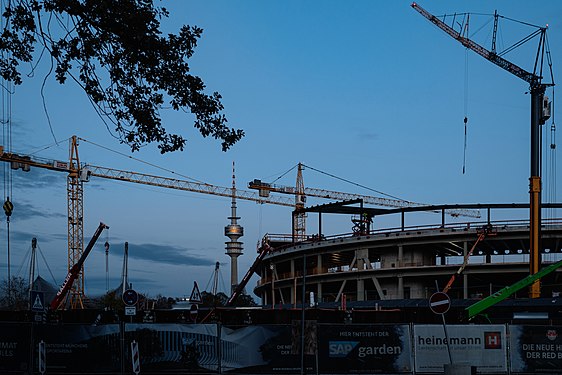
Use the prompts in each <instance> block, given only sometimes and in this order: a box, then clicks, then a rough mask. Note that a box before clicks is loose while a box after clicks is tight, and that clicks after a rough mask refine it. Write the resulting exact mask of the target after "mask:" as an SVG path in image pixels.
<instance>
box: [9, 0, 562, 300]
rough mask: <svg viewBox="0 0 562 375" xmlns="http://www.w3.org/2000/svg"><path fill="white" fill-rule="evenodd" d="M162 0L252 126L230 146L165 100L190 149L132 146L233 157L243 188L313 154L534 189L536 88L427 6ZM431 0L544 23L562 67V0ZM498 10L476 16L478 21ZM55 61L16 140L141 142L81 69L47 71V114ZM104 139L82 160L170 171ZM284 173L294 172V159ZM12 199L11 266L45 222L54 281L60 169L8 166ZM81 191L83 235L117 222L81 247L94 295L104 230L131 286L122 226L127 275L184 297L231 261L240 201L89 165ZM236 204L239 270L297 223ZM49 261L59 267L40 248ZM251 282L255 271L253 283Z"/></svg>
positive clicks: (499, 187) (422, 189) (193, 172)
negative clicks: (62, 81) (434, 19)
mask: <svg viewBox="0 0 562 375" xmlns="http://www.w3.org/2000/svg"><path fill="white" fill-rule="evenodd" d="M161 4H162V5H164V6H165V7H167V8H168V9H169V11H170V18H169V19H166V20H163V25H162V26H163V28H164V29H165V30H166V32H175V31H177V30H178V29H179V27H180V25H181V24H191V25H197V26H200V27H202V28H203V29H204V33H203V36H202V38H201V39H200V41H199V45H198V47H197V49H196V52H195V54H194V56H193V58H192V60H191V67H192V72H193V73H194V74H196V75H199V76H200V77H201V78H203V80H204V81H205V83H206V84H207V87H208V90H209V92H212V91H219V92H220V93H221V94H222V96H223V104H224V106H225V114H226V115H227V117H228V119H229V124H230V125H231V126H233V127H236V128H242V129H244V131H245V132H246V136H245V137H244V139H242V141H240V142H239V143H238V144H236V145H235V146H234V147H233V148H232V149H231V150H230V151H228V152H226V153H223V152H221V151H220V144H219V143H218V142H216V141H214V140H211V139H203V138H201V137H200V136H199V135H198V133H197V132H196V130H195V129H193V127H192V117H191V116H190V115H188V114H185V113H170V112H166V113H165V114H164V115H163V118H164V122H165V125H166V126H168V127H169V128H170V129H176V130H178V131H181V133H182V134H184V135H185V136H186V137H187V138H188V144H187V147H186V149H185V151H184V152H181V153H174V154H166V155H160V154H159V152H158V150H157V149H156V147H154V146H148V147H145V148H143V149H142V150H141V151H140V152H138V153H135V154H134V155H133V156H134V157H135V158H138V159H140V160H143V161H146V162H148V163H150V164H152V165H157V166H161V167H162V168H164V169H167V170H172V171H174V172H176V173H179V174H182V175H185V176H189V177H191V178H195V179H197V180H199V181H204V182H207V183H210V184H215V185H220V186H230V184H231V175H232V171H231V168H232V161H235V162H236V175H237V184H238V186H239V187H245V185H246V184H247V182H249V181H251V180H253V179H255V178H260V179H262V180H264V181H272V180H275V179H276V178H277V177H279V176H281V175H282V174H283V173H284V172H285V171H287V170H288V169H290V168H292V167H293V166H295V165H296V164H297V163H298V162H303V163H304V164H306V165H309V166H311V167H313V168H315V169H318V170H322V171H325V172H328V173H331V174H333V175H336V176H339V177H342V178H344V179H347V180H351V181H354V182H356V183H359V184H361V185H364V186H368V187H370V188H372V189H376V190H379V191H382V192H385V193H387V194H391V195H393V196H397V197H400V198H403V199H408V200H412V201H417V202H424V203H435V204H441V203H478V202H494V203H512V202H522V203H524V202H527V201H528V178H529V117H530V114H529V112H530V104H529V95H526V94H525V92H526V91H527V90H528V85H527V84H526V83H525V82H523V81H521V80H520V79H518V78H516V77H514V76H512V75H511V74H509V73H507V72H505V71H503V70H501V69H500V68H498V67H497V66H495V65H493V64H491V63H490V62H488V61H485V60H484V59H483V58H481V57H480V56H477V55H476V54H474V53H472V52H470V53H468V55H467V53H466V51H465V49H464V48H463V47H462V46H461V45H460V44H459V43H458V42H456V41H454V40H453V39H451V38H450V37H449V36H447V35H446V34H445V33H444V32H442V31H441V30H439V29H438V28H437V27H435V26H434V25H432V24H431V23H430V22H428V21H427V20H425V19H424V18H423V17H422V16H421V15H419V14H418V13H417V12H415V11H414V10H413V9H412V8H411V7H410V2H409V1H377V2H375V1H353V2H343V1H268V2H265V1H240V2H231V1H181V2H179V1H176V2H167V1H163V2H162V3H161ZM420 5H421V6H423V7H424V8H425V9H427V10H428V11H429V12H431V13H433V14H436V15H441V14H445V13H449V14H450V13H454V12H474V13H487V14H490V13H493V11H494V10H495V9H497V10H498V12H499V13H500V14H502V15H505V16H508V17H510V18H513V19H518V20H523V21H526V22H529V23H533V24H537V25H544V24H547V23H548V24H549V27H550V29H549V42H550V46H551V48H552V60H553V65H554V66H553V68H554V73H555V78H556V72H557V71H558V64H559V62H560V61H562V59H561V55H562V50H560V49H559V48H557V47H558V46H560V45H562V40H561V38H562V3H560V2H559V1H554V0H552V1H542V2H540V5H538V4H534V3H530V2H528V1H493V2H490V1H424V2H420ZM487 20H489V18H485V17H474V18H473V20H472V21H471V22H472V25H473V26H472V27H473V29H472V30H474V31H476V30H477V29H478V28H479V27H480V26H482V25H484V24H485V23H486V21H487ZM490 30H491V24H487V25H486V26H484V27H483V28H482V30H480V31H479V32H478V33H476V34H475V35H474V38H475V40H477V41H478V42H480V43H482V44H485V46H486V47H487V48H490V35H491V34H490ZM528 33H530V29H527V28H524V27H520V26H515V25H511V26H510V25H508V24H505V26H503V24H502V26H501V29H500V33H499V37H498V43H499V48H501V47H502V46H503V47H505V46H508V45H510V44H511V43H514V42H516V41H517V40H519V39H521V38H523V37H524V36H526V35H527V34H528ZM535 48H536V42H533V44H532V46H531V45H530V46H529V47H524V48H522V49H520V50H517V51H515V52H514V53H513V54H509V55H507V56H506V58H507V59H509V60H513V61H514V62H515V63H517V64H519V65H520V66H522V67H523V68H525V69H527V70H532V64H533V62H534V52H535ZM467 64H468V65H467ZM467 66H468V86H467V85H466V84H465V70H466V69H467ZM47 68H48V67H46V66H40V67H39V68H38V69H37V70H36V72H35V74H34V76H33V77H31V78H30V79H28V80H26V81H25V83H24V84H23V85H22V86H19V87H17V88H16V90H15V94H14V95H12V112H11V113H12V121H13V128H12V132H13V142H12V145H13V146H12V147H13V150H14V151H16V152H20V153H34V155H35V156H40V157H45V158H49V159H57V160H67V159H68V141H67V139H68V138H69V137H71V136H72V135H73V134H76V135H78V136H79V137H81V138H84V139H86V140H88V141H90V142H92V143H93V144H98V145H102V146H103V147H105V148H108V149H111V150H114V151H117V152H119V153H121V154H129V153H130V152H129V150H128V149H127V147H125V146H123V145H120V144H119V143H118V142H117V140H116V139H115V138H114V137H113V136H112V135H111V134H110V132H109V131H108V130H107V129H106V127H105V126H104V125H103V124H102V122H101V121H100V119H99V118H98V117H97V116H96V114H95V113H94V111H93V110H92V108H91V107H90V105H89V103H88V101H87V99H86V98H85V97H84V96H83V95H82V94H81V92H80V91H79V90H78V89H77V88H76V87H74V86H73V85H72V83H70V82H69V83H68V84H66V85H64V86H60V85H58V84H57V83H55V82H54V80H52V79H51V80H49V81H48V82H47V85H46V87H45V95H46V106H47V110H48V115H49V118H50V120H51V124H52V125H51V126H52V128H50V127H49V125H48V122H47V118H46V115H45V112H44V110H43V104H42V101H41V96H40V92H39V87H40V85H41V81H42V77H43V75H44V73H45V72H46V69H47ZM465 91H466V92H467V94H466V95H465ZM548 94H549V95H551V94H550V91H549V92H548ZM556 104H557V103H555V106H554V108H555V118H556V115H557V112H558V111H557V106H556ZM465 106H466V108H467V111H466V112H465ZM465 114H466V115H467V116H468V118H469V125H468V126H469V128H468V144H467V156H466V173H465V174H462V165H463V134H464V128H463V118H464V116H465ZM550 125H551V122H550V121H549V122H548V124H547V126H548V127H550ZM52 133H53V134H54V135H55V137H53V135H52ZM545 142H546V141H545ZM57 143H58V145H57ZM92 143H88V142H81V143H80V146H79V153H80V159H81V161H83V162H87V163H91V164H95V165H100V166H105V167H110V168H117V169H123V170H131V171H135V172H142V173H148V174H155V175H162V176H169V174H168V173H167V172H166V171H165V170H164V169H158V168H155V167H153V166H151V165H149V164H145V163H139V162H137V161H135V160H132V159H130V158H127V157H124V156H122V155H120V154H118V153H115V152H109V151H107V149H104V148H101V147H97V146H95V145H93V144H92ZM559 159H560V157H558V164H557V165H558V166H560V165H561V163H560V160H559ZM545 160H546V156H545ZM559 172H560V167H558V174H560V173H559ZM544 178H550V176H549V175H545V176H544ZM304 181H305V186H309V187H315V188H324V189H328V190H336V191H344V192H351V193H359V194H368V195H371V194H372V192H371V191H368V190H364V189H360V188H358V187H357V186H353V185H350V184H347V183H344V182H343V181H341V180H336V179H333V178H329V177H327V176H325V175H322V174H319V173H317V172H315V171H313V170H310V169H307V170H305V171H304ZM278 183H280V184H284V185H294V183H295V171H293V172H291V173H289V174H288V175H287V176H285V177H284V178H282V179H280V180H279V181H278ZM545 185H546V184H545ZM545 187H546V186H545ZM12 200H13V202H14V205H15V209H14V214H13V217H12V221H11V227H10V240H11V263H12V267H11V269H12V274H18V269H21V271H19V272H20V275H21V276H24V277H26V276H27V275H26V267H27V265H26V264H27V263H26V262H28V258H26V253H27V252H28V250H29V249H30V247H31V238H32V237H37V239H38V243H39V248H40V249H41V252H42V253H43V254H44V255H45V258H46V259H47V261H48V263H49V267H50V268H51V269H52V271H53V274H54V275H55V279H56V283H57V284H60V283H61V282H62V280H63V278H64V276H65V274H66V267H67V264H66V254H67V250H66V247H67V244H66V232H67V227H66V210H67V206H66V175H65V174H64V173H60V172H51V171H45V170H38V169H34V170H32V171H31V172H30V173H26V174H24V173H22V172H20V171H18V172H14V174H13V192H12ZM84 201H85V203H84V212H85V227H84V228H85V232H84V235H85V242H86V243H87V241H88V240H89V238H90V237H91V235H92V234H93V232H94V231H95V228H96V227H97V225H98V223H99V221H103V222H105V223H107V224H108V225H109V226H110V230H109V231H108V232H107V233H104V234H103V235H102V237H101V238H100V240H99V243H98V245H97V246H96V248H95V249H94V251H93V252H92V254H91V255H90V256H89V258H88V259H87V261H86V292H87V294H89V295H96V294H101V293H103V292H104V291H105V278H106V273H105V257H104V254H103V246H102V245H103V243H104V242H105V241H106V240H107V241H109V242H110V243H111V248H110V254H111V255H110V260H109V262H110V279H111V284H112V286H117V285H118V284H119V277H120V273H121V262H122V254H123V244H124V242H125V241H128V242H129V254H130V259H129V276H130V281H132V283H133V287H134V288H135V289H137V290H139V291H141V292H144V293H147V294H149V295H150V296H156V295H158V294H163V295H166V296H178V297H179V296H184V295H189V293H190V292H191V287H192V285H193V281H194V280H195V281H197V282H198V283H199V285H200V288H201V289H204V288H205V286H206V285H207V284H208V281H209V280H210V278H211V276H212V272H213V269H214V264H215V262H216V261H219V262H221V264H222V265H223V268H222V271H221V273H222V278H223V279H224V280H225V284H228V280H229V271H228V270H229V259H228V257H227V256H226V255H225V254H224V253H225V250H224V247H225V245H224V242H225V241H227V239H226V237H224V234H223V233H224V226H225V225H227V224H228V220H227V217H228V216H229V214H230V200H229V199H228V198H221V197H215V196H212V195H204V194H197V193H187V192H179V191H175V190H169V189H158V188H150V187H146V186H143V185H136V184H128V183H122V182H117V181H109V180H102V179H95V178H93V179H92V181H90V182H89V183H88V184H87V185H86V186H85V194H84ZM309 203H310V204H318V203H326V201H314V200H310V201H309ZM238 212H239V215H240V216H241V217H242V219H241V221H240V224H241V225H242V226H244V228H245V236H244V237H243V238H242V241H243V242H244V248H245V250H244V255H243V256H241V257H240V258H239V267H240V270H239V274H240V276H242V275H243V274H244V273H245V271H246V270H247V269H248V268H249V266H250V264H251V263H252V261H253V259H254V258H255V255H256V252H255V248H256V243H257V242H258V240H259V239H260V238H261V237H262V236H263V235H264V234H265V233H289V232H290V228H291V210H290V209H289V208H286V207H279V206H273V205H257V204H255V203H253V202H244V201H239V202H238ZM309 219H310V220H309V227H313V228H314V227H315V226H314V223H315V220H316V218H315V217H313V216H312V215H311V216H310V217H309ZM436 220H438V218H436ZM459 220H461V221H462V219H459ZM325 225H326V227H327V232H329V233H331V234H335V233H345V232H349V231H350V230H351V224H350V220H349V218H327V219H326V221H325ZM0 236H1V237H2V243H3V244H4V245H3V247H2V248H1V249H0V272H1V273H2V278H4V277H5V275H6V272H7V267H6V262H7V246H6V245H5V236H6V225H5V223H4V224H2V225H0ZM39 271H40V274H41V275H42V276H43V277H45V278H46V279H48V280H51V277H50V275H49V272H48V270H47V269H46V267H45V266H44V265H43V262H42V261H41V262H40V269H39ZM254 284H255V280H254V281H253V282H252V284H251V285H250V289H251V287H253V285H254Z"/></svg>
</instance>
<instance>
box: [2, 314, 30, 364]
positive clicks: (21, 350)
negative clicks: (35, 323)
mask: <svg viewBox="0 0 562 375" xmlns="http://www.w3.org/2000/svg"><path fill="white" fill-rule="evenodd" d="M30 328H31V325H30V324H22V323H0V332H2V334H1V335H0V373H2V374H4V373H8V372H11V371H25V370H27V369H28V367H29V361H30V357H29V340H30V337H31V331H30Z"/></svg>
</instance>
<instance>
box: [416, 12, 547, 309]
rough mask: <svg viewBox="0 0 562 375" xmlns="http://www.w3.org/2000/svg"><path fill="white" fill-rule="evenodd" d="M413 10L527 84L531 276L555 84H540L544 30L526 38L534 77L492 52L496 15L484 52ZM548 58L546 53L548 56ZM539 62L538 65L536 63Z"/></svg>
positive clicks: (534, 293) (536, 285)
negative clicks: (534, 43)
mask: <svg viewBox="0 0 562 375" xmlns="http://www.w3.org/2000/svg"><path fill="white" fill-rule="evenodd" d="M412 8H414V9H415V10H416V11H417V12H419V13H420V14H421V15H422V16H424V17H425V18H427V19H428V20H429V21H430V22H432V23H433V24H434V25H436V26H437V27H439V28H440V29H441V30H443V31H445V32H446V33H447V34H449V35H450V36H451V37H452V38H454V39H456V40H457V41H458V42H460V43H461V44H462V45H463V46H465V47H466V48H468V49H470V50H472V51H474V52H476V53H477V54H479V55H480V56H482V57H484V58H485V59H486V60H488V61H490V62H492V63H494V64H495V65H497V66H499V67H500V68H502V69H504V70H506V71H507V72H509V73H511V74H513V75H515V76H516V77H519V78H521V79H522V80H524V81H525V82H527V83H529V86H530V87H529V92H530V94H531V137H530V138H531V147H530V148H531V155H530V159H531V163H530V164H531V166H530V177H529V200H530V210H529V211H530V212H529V220H530V230H529V252H530V256H529V272H530V274H531V275H534V274H536V273H538V272H539V270H540V263H541V255H540V246H541V244H540V237H541V234H540V226H541V224H540V223H541V173H540V165H541V161H540V160H541V157H540V148H541V142H542V139H541V130H540V125H544V123H545V122H546V120H548V119H549V118H550V103H549V101H548V98H546V97H545V95H544V94H545V90H546V88H547V87H549V86H554V83H549V84H546V83H542V76H541V74H542V57H541V56H542V55H544V53H545V44H546V30H547V29H546V28H544V27H539V28H538V29H537V30H536V31H535V32H534V33H532V34H531V35H530V36H528V37H527V38H526V40H529V39H531V38H532V37H533V36H535V35H540V38H539V47H538V51H537V56H536V60H535V65H534V69H535V71H534V72H533V73H530V72H528V71H526V70H525V69H523V68H521V67H519V66H518V65H516V64H514V63H512V62H510V61H508V60H506V59H504V58H502V57H501V56H499V55H498V54H497V53H496V51H495V35H496V30H497V17H498V16H497V14H495V15H494V39H493V43H492V51H489V50H487V49H486V48H484V47H482V46H481V45H479V44H478V43H476V42H474V41H472V40H470V39H469V38H467V37H464V36H462V35H461V34H460V33H459V32H457V31H456V30H455V29H453V28H452V27H450V26H449V25H447V24H446V23H444V22H443V21H441V20H440V19H439V18H437V17H436V16H434V15H432V14H431V13H429V12H428V11H426V10H425V9H423V8H422V7H420V6H419V5H418V4H416V3H412ZM547 56H548V52H547ZM539 60H540V62H539ZM538 65H540V69H541V72H540V73H539V74H537V73H536V70H537V66H538ZM533 280H534V282H533V284H532V285H531V287H530V290H529V296H530V297H531V298H538V297H540V279H539V278H536V279H533Z"/></svg>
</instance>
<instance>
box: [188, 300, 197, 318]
mask: <svg viewBox="0 0 562 375" xmlns="http://www.w3.org/2000/svg"><path fill="white" fill-rule="evenodd" d="M198 313H199V307H197V305H196V304H192V305H191V307H190V309H189V316H190V318H191V320H193V321H196V320H197V314H198Z"/></svg>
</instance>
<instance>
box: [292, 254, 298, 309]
mask: <svg viewBox="0 0 562 375" xmlns="http://www.w3.org/2000/svg"><path fill="white" fill-rule="evenodd" d="M296 276H297V275H295V260H294V259H291V277H292V278H293V280H294V281H295V282H294V285H293V287H291V303H292V304H293V305H294V304H296V303H297V293H296V288H297V286H296V283H297V278H296Z"/></svg>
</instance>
